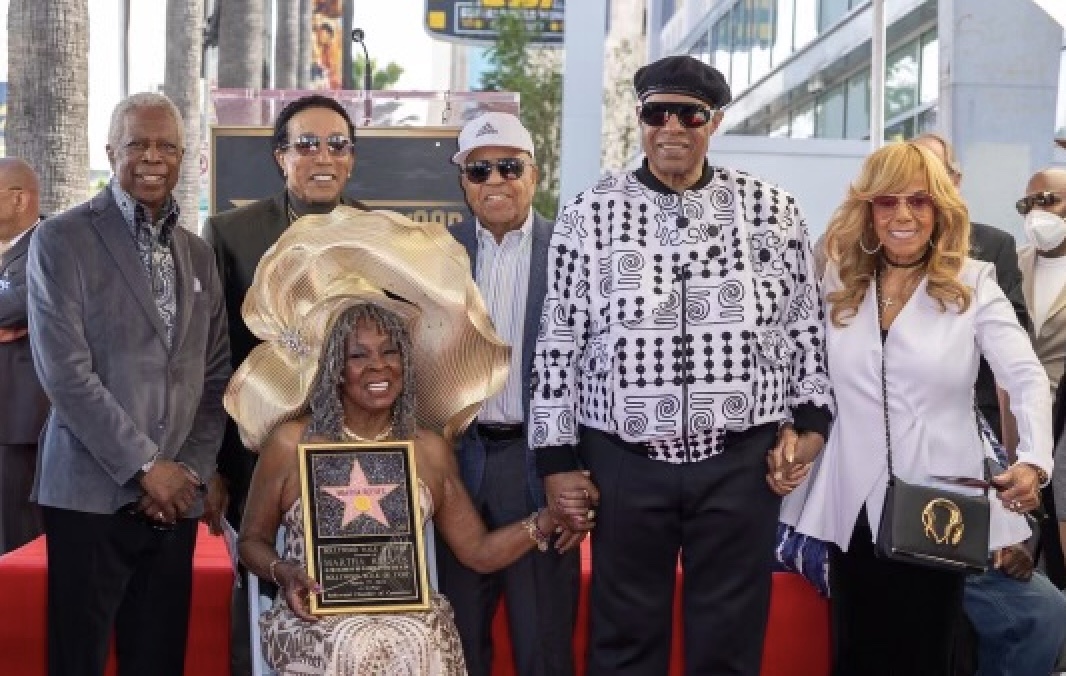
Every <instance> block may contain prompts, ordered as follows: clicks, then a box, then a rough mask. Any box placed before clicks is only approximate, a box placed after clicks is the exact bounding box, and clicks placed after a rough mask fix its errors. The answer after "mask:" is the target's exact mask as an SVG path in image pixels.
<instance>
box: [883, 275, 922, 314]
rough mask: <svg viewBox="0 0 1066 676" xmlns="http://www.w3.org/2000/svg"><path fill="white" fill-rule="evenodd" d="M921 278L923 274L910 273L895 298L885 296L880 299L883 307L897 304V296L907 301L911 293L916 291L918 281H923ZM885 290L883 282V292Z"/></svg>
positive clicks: (886, 307)
mask: <svg viewBox="0 0 1066 676" xmlns="http://www.w3.org/2000/svg"><path fill="white" fill-rule="evenodd" d="M921 279H922V276H921V275H914V274H911V275H908V276H907V280H906V281H905V282H904V283H903V286H902V287H901V288H900V290H899V294H898V295H897V296H896V297H895V298H893V297H891V296H884V297H883V298H881V300H880V301H879V302H880V303H881V307H882V308H883V309H885V310H887V309H888V308H890V307H891V306H893V305H895V304H896V298H898V299H902V300H903V301H904V302H906V299H907V298H909V297H910V294H911V293H912V292H913V291H914V289H915V288H917V286H918V283H919V282H920V281H921ZM883 291H884V284H883V283H882V292H883Z"/></svg>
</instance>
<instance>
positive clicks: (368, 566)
mask: <svg viewBox="0 0 1066 676" xmlns="http://www.w3.org/2000/svg"><path fill="white" fill-rule="evenodd" d="M299 458H300V497H301V502H302V504H303V505H304V515H303V516H304V545H305V547H306V553H307V573H308V575H310V576H311V577H312V578H314V580H315V581H316V582H318V583H319V585H321V587H322V591H321V592H320V593H317V594H311V612H312V613H315V614H334V613H384V612H403V611H411V610H427V609H428V608H429V583H428V576H427V573H426V559H425V555H424V552H425V549H424V544H423V539H422V518H421V508H420V506H419V493H418V483H417V479H416V477H417V475H416V473H415V460H414V446H413V445H412V444H411V442H367V443H336V444H301V445H300V447H299Z"/></svg>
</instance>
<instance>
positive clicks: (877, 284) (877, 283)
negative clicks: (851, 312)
mask: <svg viewBox="0 0 1066 676" xmlns="http://www.w3.org/2000/svg"><path fill="white" fill-rule="evenodd" d="M874 288H875V289H876V293H877V299H876V304H877V331H878V333H879V334H880V332H881V331H884V329H883V328H882V327H881V323H882V320H883V319H884V315H883V310H882V306H881V275H880V274H879V273H878V272H876V271H875V272H874ZM887 342H888V341H887V339H885V340H882V341H881V408H882V410H883V411H884V412H885V453H886V457H887V458H888V476H889V480H890V481H891V479H892V478H895V476H896V472H895V470H893V469H892V431H891V428H890V426H889V424H888V376H887V369H886V367H885V344H886V343H887ZM974 424H975V425H977V405H976V403H975V404H974ZM977 436H978V437H980V436H981V428H980V427H978V428H977ZM982 457H983V454H982ZM985 474H986V475H987V470H986V472H985ZM989 478H990V477H988V476H985V481H986V482H987V481H988V480H989ZM984 493H985V497H988V484H987V483H986V484H985V490H984Z"/></svg>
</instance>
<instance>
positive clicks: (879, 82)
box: [870, 0, 885, 150]
mask: <svg viewBox="0 0 1066 676" xmlns="http://www.w3.org/2000/svg"><path fill="white" fill-rule="evenodd" d="M871 9H872V10H873V34H872V36H871V38H870V149H871V150H877V149H878V148H880V147H881V146H883V145H884V144H885V0H873V6H872V7H871Z"/></svg>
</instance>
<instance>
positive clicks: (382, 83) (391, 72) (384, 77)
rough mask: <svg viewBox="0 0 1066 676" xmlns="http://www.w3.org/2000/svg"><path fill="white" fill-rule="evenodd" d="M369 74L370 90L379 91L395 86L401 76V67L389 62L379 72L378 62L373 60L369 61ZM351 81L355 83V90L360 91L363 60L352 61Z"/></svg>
mask: <svg viewBox="0 0 1066 676" xmlns="http://www.w3.org/2000/svg"><path fill="white" fill-rule="evenodd" d="M370 73H371V75H370V85H371V87H370V88H371V89H374V90H378V91H380V90H382V89H388V88H389V87H391V86H392V85H394V84H396V82H397V81H398V80H399V79H400V76H401V75H403V66H400V65H398V64H396V63H393V62H392V61H389V63H388V65H386V66H385V67H384V68H383V69H380V70H379V69H378V62H377V61H376V60H375V59H370ZM352 81H353V82H355V86H356V87H357V88H359V89H362V87H363V59H358V58H353V59H352Z"/></svg>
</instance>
